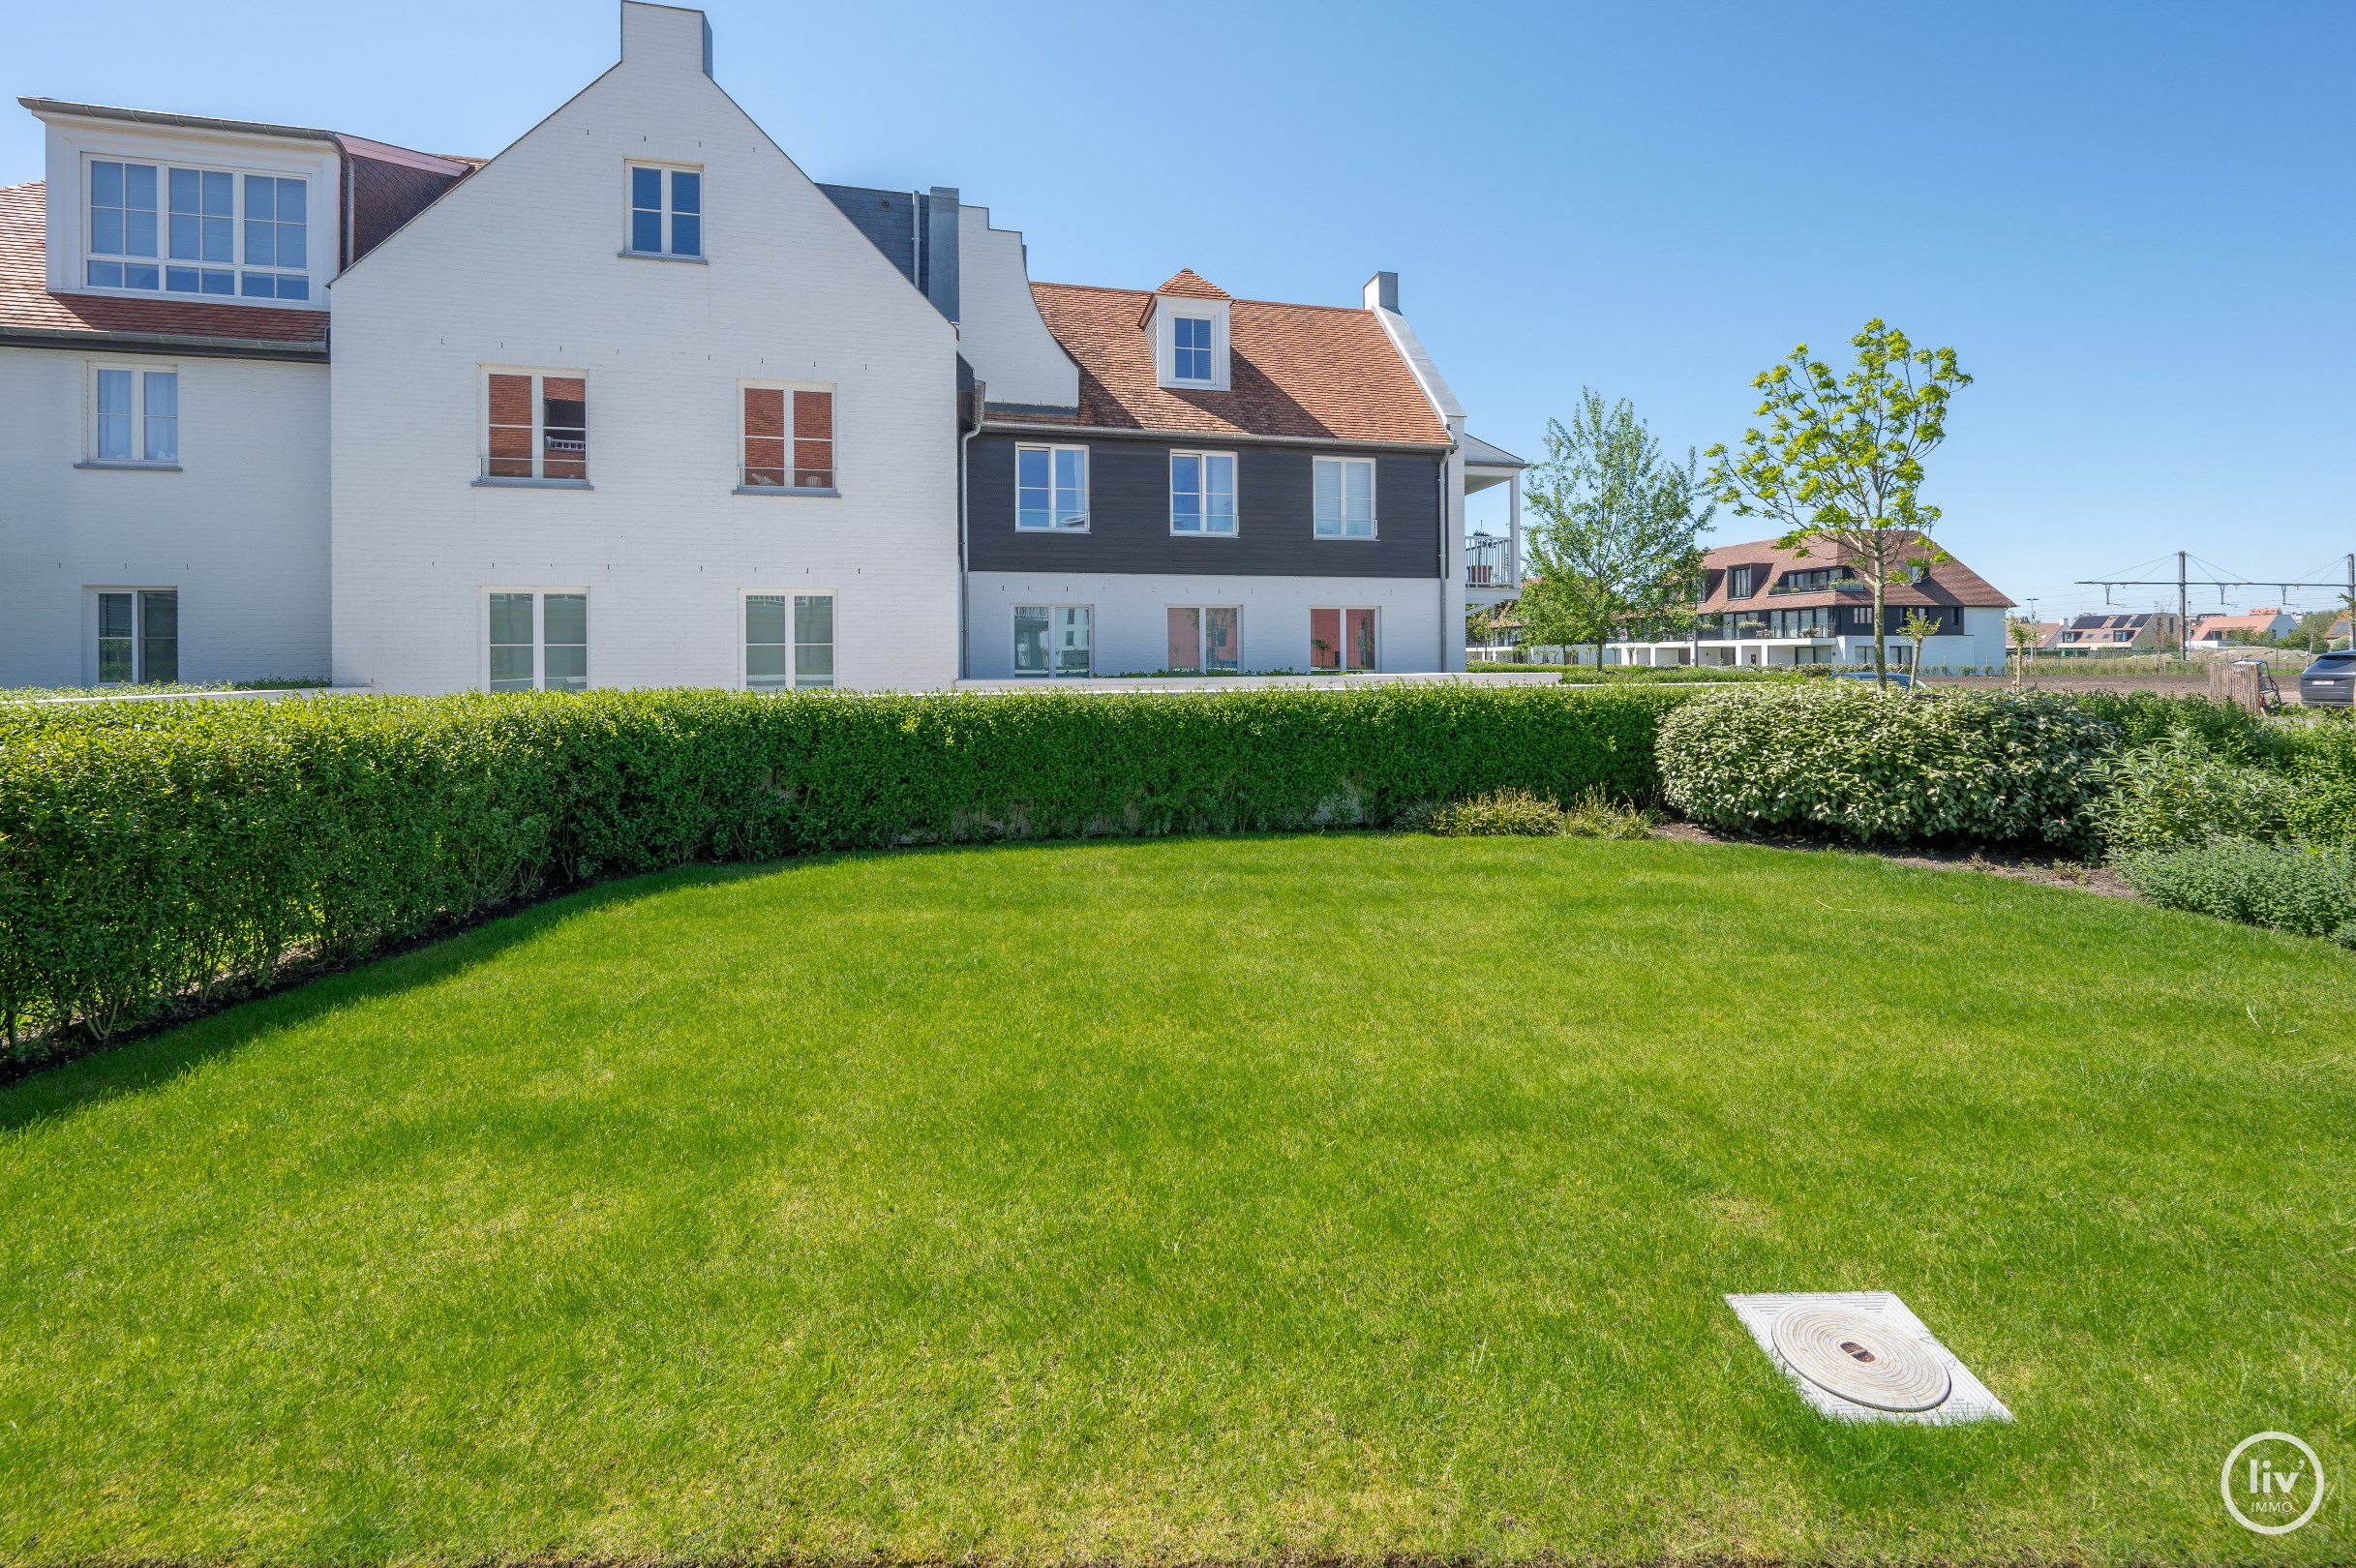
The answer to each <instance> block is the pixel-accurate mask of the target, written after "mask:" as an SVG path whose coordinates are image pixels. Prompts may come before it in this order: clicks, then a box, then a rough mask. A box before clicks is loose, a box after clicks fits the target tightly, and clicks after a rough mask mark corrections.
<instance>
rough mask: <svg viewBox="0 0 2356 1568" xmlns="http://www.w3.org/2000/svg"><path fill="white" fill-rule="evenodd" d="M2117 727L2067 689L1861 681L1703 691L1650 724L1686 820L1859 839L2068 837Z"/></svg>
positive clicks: (1671, 792)
mask: <svg viewBox="0 0 2356 1568" xmlns="http://www.w3.org/2000/svg"><path fill="white" fill-rule="evenodd" d="M2119 740H2120V734H2119V730H2118V728H2117V727H2116V726H2114V725H2112V724H2111V723H2109V722H2107V721H2106V720H2104V719H2101V718H2099V717H2096V716H2094V715H2093V714H2090V713H2088V712H2087V711H2086V710H2085V709H2082V708H2080V707H2078V706H2077V705H2076V704H2074V703H2072V702H2070V701H2069V699H2067V698H2062V697H2050V696H2046V695H2043V694H2042V693H2036V692H2006V691H1989V692H1958V691H1947V692H1942V693H1940V694H1939V695H1938V696H1936V697H1913V698H1910V697H1908V696H1906V695H1905V694H1903V693H1901V692H1895V691H1891V692H1883V691H1878V690H1876V689H1875V688H1873V687H1872V686H1869V685H1866V684H1864V683H1863V682H1859V681H1840V682H1837V683H1828V684H1827V685H1822V686H1814V687H1798V688H1792V689H1764V690H1750V691H1742V692H1720V693H1708V694H1704V695H1700V696H1697V697H1696V698H1695V700H1694V701H1693V702H1691V703H1689V704H1687V705H1685V706H1684V707H1682V708H1680V709H1677V710H1676V712H1674V713H1672V714H1670V715H1669V717H1668V718H1667V720H1666V721H1665V722H1664V723H1663V724H1662V726H1661V735H1660V768H1661V784H1662V797H1663V799H1666V800H1667V801H1668V803H1669V804H1670V805H1671V806H1673V807H1674V808H1676V810H1678V811H1680V812H1682V813H1684V814H1685V815H1686V816H1688V817H1690V818H1692V819H1693V820H1695V821H1697V822H1703V823H1707V824H1709V825H1710V826H1712V827H1717V828H1727V829H1736V830H1737V831H1747V832H1760V831H1767V832H1831V833H1836V834H1840V835H1842V836H1846V837H1851V838H1857V839H1862V840H1867V841H1898V842H1903V841H1907V840H1915V839H1944V840H1948V841H1960V842H1977V843H2010V842H2020V841H2025V840H2041V841H2043V842H2045V843H2048V844H2055V845H2061V846H2064V847H2068V848H2072V849H2075V848H2079V847H2082V846H2083V845H2085V844H2086V843H2087V842H2088V840H2089V838H2090V836H2091V835H2090V824H2089V821H2088V816H2087V806H2088V804H2089V802H2090V800H2091V799H2093V798H2094V797H2095V795H2096V793H2097V792H2098V791H2099V789H2100V787H2101V782H2102V768H2103V763H2104V759H2105V758H2106V756H2107V755H2108V754H2109V753H2110V752H2111V751H2112V750H2113V749H2114V748H2116V746H2117V745H2118V743H2119Z"/></svg>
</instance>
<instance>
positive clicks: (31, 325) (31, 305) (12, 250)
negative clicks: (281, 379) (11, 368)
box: [0, 180, 327, 348]
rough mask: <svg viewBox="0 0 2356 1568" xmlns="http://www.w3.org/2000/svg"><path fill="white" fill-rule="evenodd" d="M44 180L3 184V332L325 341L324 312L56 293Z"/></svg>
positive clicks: (288, 343)
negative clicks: (46, 238) (50, 274)
mask: <svg viewBox="0 0 2356 1568" xmlns="http://www.w3.org/2000/svg"><path fill="white" fill-rule="evenodd" d="M44 231H45V216H44V212H43V202H42V182H41V181H39V180H35V181H33V182H32V183H30V184H28V185H10V186H0V332H11V331H15V332H39V333H76V334H79V333H87V334H89V335H91V336H93V337H100V336H109V335H115V334H123V335H130V336H136V337H142V338H188V339H196V338H207V339H214V340H222V341H228V342H234V343H248V344H254V345H257V346H266V347H280V348H283V347H306V348H317V347H324V346H325V344H326V342H327V313H326V312H325V311H285V310H279V309H277V308H275V307H272V306H263V305H220V304H213V303H210V302H202V301H197V300H183V299H127V298H124V297H123V296H121V295H119V294H53V293H51V292H49V288H48V278H47V259H46V257H45V255H44V254H43V234H44Z"/></svg>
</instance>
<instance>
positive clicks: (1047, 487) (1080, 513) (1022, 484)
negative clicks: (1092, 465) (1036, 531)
mask: <svg viewBox="0 0 2356 1568" xmlns="http://www.w3.org/2000/svg"><path fill="white" fill-rule="evenodd" d="M1014 526H1015V527H1016V528H1086V527H1088V448H1086V447H1084V446H1018V447H1016V448H1014Z"/></svg>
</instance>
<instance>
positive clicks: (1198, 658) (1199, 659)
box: [1163, 604, 1243, 672]
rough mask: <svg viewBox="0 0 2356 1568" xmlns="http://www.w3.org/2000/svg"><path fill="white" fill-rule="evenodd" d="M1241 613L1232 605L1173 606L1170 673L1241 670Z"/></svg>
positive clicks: (1170, 609) (1170, 613)
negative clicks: (1237, 627) (1238, 626)
mask: <svg viewBox="0 0 2356 1568" xmlns="http://www.w3.org/2000/svg"><path fill="white" fill-rule="evenodd" d="M1239 615H1240V612H1239V611H1237V609H1236V608H1235V606H1233V605H1175V604H1174V605H1172V606H1170V608H1169V634H1170V653H1169V663H1168V664H1167V665H1165V666H1164V667H1163V668H1165V669H1170V670H1206V671H1214V672H1216V671H1220V670H1241V669H1242V668H1243V658H1242V648H1243V640H1242V639H1241V638H1240V637H1238V636H1237V635H1236V621H1237V619H1238V618H1239Z"/></svg>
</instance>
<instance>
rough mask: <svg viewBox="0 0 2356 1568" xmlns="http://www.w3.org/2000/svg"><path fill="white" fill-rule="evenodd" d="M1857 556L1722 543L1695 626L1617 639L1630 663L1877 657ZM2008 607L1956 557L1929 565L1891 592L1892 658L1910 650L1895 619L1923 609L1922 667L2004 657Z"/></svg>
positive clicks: (1887, 610)
mask: <svg viewBox="0 0 2356 1568" xmlns="http://www.w3.org/2000/svg"><path fill="white" fill-rule="evenodd" d="M1851 560H1852V558H1851V557H1849V556H1848V555H1847V554H1846V553H1844V552H1842V551H1839V550H1836V549H1834V548H1833V547H1832V546H1830V545H1824V544H1820V545H1818V546H1816V547H1815V549H1813V550H1811V551H1810V552H1809V553H1808V554H1806V555H1804V556H1803V555H1801V554H1799V553H1798V552H1797V551H1796V550H1784V549H1780V548H1778V547H1777V546H1776V544H1775V542H1774V541H1773V540H1771V539H1762V540H1758V541H1755V542H1753V543H1750V544H1736V545H1722V546H1720V547H1719V548H1718V549H1716V550H1712V551H1710V552H1709V553H1708V554H1707V555H1706V556H1705V557H1704V558H1703V560H1702V566H1703V572H1704V588H1703V594H1702V601H1701V603H1700V604H1699V605H1697V606H1696V607H1695V608H1696V610H1697V611H1698V612H1699V614H1700V618H1701V623H1700V625H1699V627H1698V628H1697V629H1696V631H1695V632H1694V633H1692V634H1691V635H1688V636H1684V637H1661V638H1657V639H1646V638H1642V637H1636V638H1630V639H1628V640H1625V641H1622V642H1620V643H1617V644H1615V645H1614V648H1615V650H1616V652H1617V654H1618V656H1619V659H1620V660H1621V661H1622V662H1625V663H1629V664H1688V663H1691V664H1705V665H1707V664H1719V665H1744V664H1749V665H1778V664H1780V665H1795V664H1870V663H1872V662H1873V630H1874V628H1873V590H1872V588H1870V587H1868V586H1867V585H1866V583H1865V581H1864V579H1862V578H1861V577H1859V576H1858V574H1857V570H1856V568H1855V566H1854V565H1852V564H1851ZM2011 608H2012V601H2011V600H2010V599H2009V598H2007V597H2005V595H2004V594H2003V593H2001V592H1999V591H1998V590H1997V589H1996V588H1993V587H1992V586H1990V584H1989V583H1988V581H1987V579H1985V578H1983V577H1981V576H1980V575H1979V574H1978V572H1976V571H1974V570H1972V569H1971V568H1970V567H1969V566H1966V565H1965V564H1964V563H1963V562H1961V561H1959V560H1956V559H1954V558H1948V559H1947V560H1943V561H1941V562H1940V563H1939V564H1937V565H1935V566H1929V567H1925V568H1922V569H1921V570H1920V571H1918V572H1917V573H1916V574H1914V575H1913V577H1912V578H1911V580H1909V581H1905V582H1893V583H1891V584H1889V585H1888V588H1886V590H1885V591H1884V594H1883V609H1882V625H1883V628H1884V629H1885V631H1887V632H1888V656H1889V661H1890V663H1891V664H1892V665H1893V666H1897V665H1903V664H1905V663H1906V662H1907V660H1908V659H1909V658H1911V657H1912V656H1913V652H1914V649H1913V646H1912V645H1911V644H1910V643H1908V642H1907V641H1906V640H1905V639H1904V638H1903V637H1902V636H1901V635H1900V633H1899V629H1898V628H1899V627H1900V626H1901V625H1903V624H1904V623H1905V620H1906V618H1907V617H1908V616H1909V615H1910V614H1913V613H1915V612H1917V611H1919V612H1921V613H1922V614H1924V615H1926V616H1929V617H1930V618H1933V619H1935V620H1937V621H1938V622H1939V631H1938V634H1937V635H1936V636H1933V637H1931V638H1929V639H1927V640H1926V641H1925V642H1924V644H1923V647H1922V665H1923V668H1924V669H1928V670H1953V669H1978V668H1983V667H1986V666H1990V665H2002V664H2003V663H2004V662H2005V660H2006V658H2007V657H2008V653H2007V646H2008V645H2007V643H2006V639H2005V612H2007V611H2008V610H2009V609H2011ZM1608 656H1609V655H1608V654H1607V657H1608Z"/></svg>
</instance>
